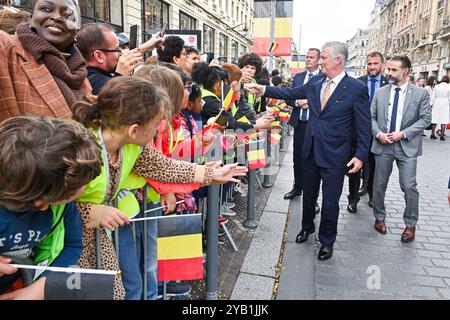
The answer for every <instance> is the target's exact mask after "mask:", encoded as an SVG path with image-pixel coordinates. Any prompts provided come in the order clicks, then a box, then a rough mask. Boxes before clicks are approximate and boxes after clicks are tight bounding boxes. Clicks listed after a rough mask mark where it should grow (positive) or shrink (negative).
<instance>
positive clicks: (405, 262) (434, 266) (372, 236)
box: [277, 131, 450, 299]
mask: <svg viewBox="0 0 450 320" xmlns="http://www.w3.org/2000/svg"><path fill="white" fill-rule="evenodd" d="M426 133H427V137H426V138H425V137H424V146H423V147H424V148H423V156H422V157H419V160H418V170H417V182H418V189H419V192H420V212H419V222H418V225H417V231H416V239H415V240H414V241H413V242H411V243H407V244H405V243H402V242H401V241H400V235H401V233H402V232H403V228H404V222H403V210H404V199H403V193H402V191H401V190H400V186H399V182H398V170H397V168H396V166H395V165H394V170H393V173H392V175H391V179H390V182H389V186H388V190H387V192H386V208H387V212H388V215H387V218H386V226H387V229H388V233H387V234H386V235H381V234H379V233H377V232H376V231H375V230H374V229H373V224H374V217H373V214H372V210H371V208H370V207H369V206H368V204H367V202H368V196H367V195H366V196H364V197H363V198H362V199H361V202H360V203H359V205H358V212H357V213H356V214H351V213H349V212H347V210H346V206H347V194H348V185H347V183H348V180H347V179H346V181H345V184H344V191H343V194H342V197H341V201H340V207H341V210H340V217H339V226H338V237H337V240H336V243H335V246H334V253H333V258H332V259H330V260H328V261H325V262H319V261H318V260H317V251H318V249H319V248H320V245H318V244H317V243H316V245H314V244H313V242H314V237H310V239H309V240H308V242H307V243H305V244H297V243H295V242H294V240H295V236H296V234H297V233H298V231H299V230H300V221H301V198H297V199H296V200H294V201H292V202H291V211H292V213H291V216H290V218H289V229H288V237H287V242H286V243H285V253H284V261H283V268H282V271H281V278H280V285H279V290H278V293H277V299H450V209H449V205H448V202H447V193H448V189H447V183H448V177H449V174H450V161H449V156H450V141H446V142H441V141H431V140H430V138H429V132H428V131H427V132H426ZM320 201H321V199H320V200H319V203H320ZM318 223H319V221H316V224H317V225H316V230H318ZM377 275H379V276H380V277H379V280H380V281H379V286H378V284H377Z"/></svg>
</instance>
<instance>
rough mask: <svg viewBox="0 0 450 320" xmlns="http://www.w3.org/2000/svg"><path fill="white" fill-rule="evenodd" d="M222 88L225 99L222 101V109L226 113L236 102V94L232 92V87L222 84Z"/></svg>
mask: <svg viewBox="0 0 450 320" xmlns="http://www.w3.org/2000/svg"><path fill="white" fill-rule="evenodd" d="M222 86H223V92H224V94H225V97H224V99H223V108H224V109H225V111H228V110H230V109H231V107H232V106H233V104H234V102H235V101H236V100H237V94H236V93H235V92H234V90H233V88H232V87H229V86H227V85H224V84H223V82H222Z"/></svg>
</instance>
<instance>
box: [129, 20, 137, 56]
mask: <svg viewBox="0 0 450 320" xmlns="http://www.w3.org/2000/svg"><path fill="white" fill-rule="evenodd" d="M137 34H138V25H137V24H135V25H132V26H131V27H130V50H133V49H135V48H136V47H137Z"/></svg>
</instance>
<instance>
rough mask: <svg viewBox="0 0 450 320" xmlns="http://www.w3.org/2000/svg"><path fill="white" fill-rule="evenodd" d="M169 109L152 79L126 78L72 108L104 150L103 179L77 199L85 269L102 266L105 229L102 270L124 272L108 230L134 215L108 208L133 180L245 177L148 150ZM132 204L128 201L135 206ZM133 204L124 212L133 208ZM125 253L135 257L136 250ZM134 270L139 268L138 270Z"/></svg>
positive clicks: (238, 170) (240, 171)
mask: <svg viewBox="0 0 450 320" xmlns="http://www.w3.org/2000/svg"><path fill="white" fill-rule="evenodd" d="M167 104H170V99H169V97H168V95H167V94H166V93H165V92H164V90H163V89H161V88H160V87H158V86H156V85H153V84H151V83H150V82H149V81H147V80H143V79H139V78H136V77H128V76H123V77H120V78H115V79H112V80H110V81H109V82H108V83H107V84H106V85H105V86H104V87H103V89H102V90H101V91H100V93H99V95H98V97H97V98H95V97H93V96H89V97H86V98H85V99H84V101H79V102H77V103H76V104H75V105H74V106H73V113H74V118H75V119H76V120H77V121H79V122H81V123H82V124H84V125H85V126H86V127H88V128H90V129H91V130H92V132H93V133H94V135H95V136H96V138H97V141H98V142H99V144H100V146H101V148H102V158H103V166H102V170H101V174H100V175H99V176H98V177H97V178H96V179H95V180H93V181H91V182H90V183H89V184H88V185H87V187H86V190H85V191H84V193H83V194H82V195H81V196H80V197H79V198H78V200H77V201H78V203H77V206H78V209H79V211H80V214H81V217H82V220H83V252H82V255H81V258H80V260H79V265H80V266H81V267H82V268H95V267H97V260H96V258H97V257H96V251H95V244H96V241H95V229H96V228H101V229H100V243H101V252H100V253H101V266H98V268H101V269H108V270H118V269H119V265H118V261H117V256H116V252H115V250H114V247H113V244H112V241H111V239H110V238H109V237H108V234H107V233H106V231H105V228H106V229H113V228H119V227H120V226H124V225H126V224H128V223H129V217H128V216H127V215H130V216H132V215H133V214H134V213H135V212H126V214H125V213H124V212H122V211H121V210H119V209H116V208H114V207H112V206H110V205H109V204H110V202H111V201H112V200H114V199H115V198H117V199H118V200H119V207H120V200H121V199H120V198H119V193H121V192H122V191H126V190H127V189H129V183H130V179H140V178H147V179H152V180H156V181H162V182H174V183H192V182H197V183H202V184H210V183H213V182H216V183H224V182H228V181H236V179H234V178H233V176H242V175H245V172H246V168H243V167H238V166H237V164H233V165H227V166H223V167H221V168H219V169H212V168H209V167H206V166H200V165H196V164H192V163H187V162H183V161H176V160H172V159H168V158H166V157H165V156H164V155H163V154H161V153H160V152H158V151H157V150H155V149H153V148H152V147H151V146H150V145H148V142H149V141H150V140H151V139H153V137H154V135H155V132H156V130H157V127H158V125H159V123H160V122H161V120H162V118H163V116H164V106H165V105H167ZM142 180H143V182H144V183H145V180H144V179H142ZM143 185H144V184H142V185H141V187H142V186H143ZM134 186H136V184H134ZM132 199H133V197H131V198H129V199H128V200H129V201H131V202H132V201H133V200H132ZM128 200H127V201H128ZM134 201H136V199H134ZM131 202H130V203H128V205H127V206H124V207H123V210H126V209H127V208H128V209H129V208H130V207H132V203H131ZM121 231H122V230H121ZM128 231H129V230H128ZM128 231H126V232H128ZM128 233H129V232H128ZM119 235H120V232H119ZM120 247H121V246H120V245H119V249H120ZM134 249H135V248H134ZM120 252H121V253H122V252H125V254H127V253H130V254H135V253H136V251H135V250H132V249H130V250H121V251H120ZM124 259H126V258H124ZM130 261H131V260H130ZM130 267H131V268H132V269H135V268H134V267H135V266H133V265H131V266H130ZM121 271H122V276H123V277H124V278H127V277H128V276H130V277H132V278H134V277H135V274H131V275H130V274H129V272H128V270H121ZM139 290H141V289H139V288H138V289H137V290H136V291H135V293H136V292H138V291H139ZM114 294H115V295H114V297H115V298H116V299H120V298H123V296H124V291H123V288H122V286H121V283H120V282H119V281H116V285H115V292H114ZM136 296H137V295H136Z"/></svg>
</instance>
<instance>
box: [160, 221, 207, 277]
mask: <svg viewBox="0 0 450 320" xmlns="http://www.w3.org/2000/svg"><path fill="white" fill-rule="evenodd" d="M196 279H203V253H202V216H201V214H185V215H174V216H164V217H161V218H160V219H158V280H159V281H173V280H196Z"/></svg>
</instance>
